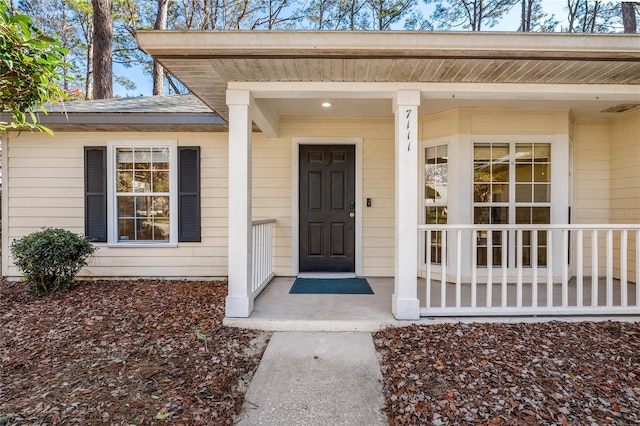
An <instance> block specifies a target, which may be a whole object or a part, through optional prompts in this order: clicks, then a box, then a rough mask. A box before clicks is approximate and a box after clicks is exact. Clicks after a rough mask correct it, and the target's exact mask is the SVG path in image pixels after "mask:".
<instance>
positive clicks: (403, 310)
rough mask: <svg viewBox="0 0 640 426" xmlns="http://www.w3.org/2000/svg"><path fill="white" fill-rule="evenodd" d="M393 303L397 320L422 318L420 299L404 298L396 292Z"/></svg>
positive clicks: (392, 309)
mask: <svg viewBox="0 0 640 426" xmlns="http://www.w3.org/2000/svg"><path fill="white" fill-rule="evenodd" d="M391 303H392V307H391V311H392V312H393V316H394V317H396V319H397V320H418V319H420V301H419V300H418V299H402V298H398V297H397V296H396V295H395V294H394V295H393V296H392V299H391Z"/></svg>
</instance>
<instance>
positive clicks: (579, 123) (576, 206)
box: [573, 120, 611, 223]
mask: <svg viewBox="0 0 640 426" xmlns="http://www.w3.org/2000/svg"><path fill="white" fill-rule="evenodd" d="M573 127H574V140H573V173H574V179H573V185H574V186H573V194H574V197H573V221H574V223H609V218H608V212H609V208H610V206H609V195H610V194H609V188H610V185H611V168H610V167H611V149H610V145H609V140H610V122H609V121H607V120H576V121H575V123H574V126H573Z"/></svg>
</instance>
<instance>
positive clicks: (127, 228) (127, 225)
mask: <svg viewBox="0 0 640 426" xmlns="http://www.w3.org/2000/svg"><path fill="white" fill-rule="evenodd" d="M134 224H135V219H119V220H118V241H129V240H135V239H136V238H135V225H134Z"/></svg>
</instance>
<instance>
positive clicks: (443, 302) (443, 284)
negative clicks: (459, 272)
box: [440, 230, 447, 308]
mask: <svg viewBox="0 0 640 426" xmlns="http://www.w3.org/2000/svg"><path fill="white" fill-rule="evenodd" d="M440 235H441V238H442V244H441V246H440V264H441V265H442V276H441V277H440V307H442V308H444V307H446V306H447V231H445V230H443V231H442V232H441V234H440Z"/></svg>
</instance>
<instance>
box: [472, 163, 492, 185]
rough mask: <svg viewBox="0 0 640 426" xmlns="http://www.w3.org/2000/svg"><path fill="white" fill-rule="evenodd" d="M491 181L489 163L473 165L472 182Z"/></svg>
mask: <svg viewBox="0 0 640 426" xmlns="http://www.w3.org/2000/svg"><path fill="white" fill-rule="evenodd" d="M490 180H491V166H490V164H489V163H474V164H473V181H474V182H489V181H490Z"/></svg>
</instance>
